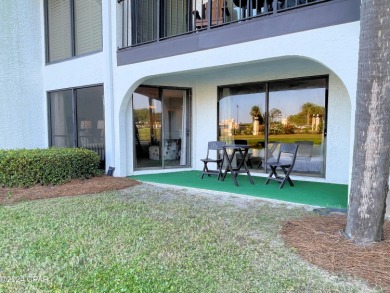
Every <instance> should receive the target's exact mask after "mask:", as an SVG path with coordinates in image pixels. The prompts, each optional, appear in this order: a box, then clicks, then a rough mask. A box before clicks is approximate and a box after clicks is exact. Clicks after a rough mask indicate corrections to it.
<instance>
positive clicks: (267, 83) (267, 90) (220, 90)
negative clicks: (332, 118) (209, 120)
mask: <svg viewBox="0 0 390 293" xmlns="http://www.w3.org/2000/svg"><path fill="white" fill-rule="evenodd" d="M313 79H324V80H325V97H324V107H325V112H324V129H323V143H324V151H323V160H324V162H323V167H324V171H323V174H321V175H320V176H317V175H316V174H313V173H310V174H302V173H299V174H298V175H300V176H310V177H320V178H326V156H327V151H326V146H327V139H326V138H327V129H328V111H329V108H328V101H329V75H313V76H302V77H292V78H284V79H274V80H264V81H255V82H241V83H236V84H224V85H219V86H217V133H219V123H218V121H219V120H220V111H219V103H220V100H221V99H222V98H223V97H222V93H223V89H224V88H227V87H235V86H249V85H261V84H263V85H264V88H265V109H264V110H265V111H264V113H265V134H264V139H265V140H264V142H265V144H267V143H268V136H269V133H268V130H269V129H268V127H269V123H268V117H269V94H270V84H272V83H277V82H286V83H287V82H289V81H295V82H296V81H304V80H313ZM293 173H294V172H293Z"/></svg>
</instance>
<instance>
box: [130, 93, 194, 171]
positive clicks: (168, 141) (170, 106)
mask: <svg viewBox="0 0 390 293" xmlns="http://www.w3.org/2000/svg"><path fill="white" fill-rule="evenodd" d="M189 114H190V99H189V91H188V90H186V89H169V88H157V87H144V86H142V87H139V88H138V89H137V90H136V91H135V93H134V94H133V122H134V123H133V124H134V168H135V169H145V168H146V169H149V168H177V167H187V166H189V165H190V159H189V158H190V157H189V153H190V152H189V150H190V115H189Z"/></svg>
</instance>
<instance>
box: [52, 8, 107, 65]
mask: <svg viewBox="0 0 390 293" xmlns="http://www.w3.org/2000/svg"><path fill="white" fill-rule="evenodd" d="M101 15H102V3H101V0H47V1H46V19H47V23H46V30H47V33H46V35H47V38H48V39H47V61H48V62H56V61H61V60H64V59H68V58H71V57H74V56H79V55H83V54H87V53H91V52H96V51H100V50H102V16H101Z"/></svg>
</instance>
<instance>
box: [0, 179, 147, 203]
mask: <svg viewBox="0 0 390 293" xmlns="http://www.w3.org/2000/svg"><path fill="white" fill-rule="evenodd" d="M138 184H140V183H139V182H138V181H136V180H133V179H130V178H125V177H112V176H100V177H93V178H91V179H84V180H76V179H74V180H71V181H70V182H67V183H65V184H62V185H56V186H33V187H29V188H0V204H11V203H16V202H20V201H26V200H34V199H44V198H55V197H61V196H75V195H82V194H94V193H100V192H104V191H109V190H121V189H125V188H128V187H132V186H135V185H138Z"/></svg>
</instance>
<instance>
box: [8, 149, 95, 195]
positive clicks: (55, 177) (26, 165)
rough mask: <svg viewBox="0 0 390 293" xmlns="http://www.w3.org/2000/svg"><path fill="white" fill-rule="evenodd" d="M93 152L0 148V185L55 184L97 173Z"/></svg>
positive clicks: (82, 150)
mask: <svg viewBox="0 0 390 293" xmlns="http://www.w3.org/2000/svg"><path fill="white" fill-rule="evenodd" d="M100 174H101V171H100V170H99V156H98V154H97V153H95V152H93V151H90V150H87V149H82V148H50V149H33V150H26V149H19V150H0V186H1V187H29V186H33V185H36V184H39V185H58V184H62V183H65V182H67V181H69V180H70V179H73V178H77V179H84V178H91V177H93V176H97V175H100Z"/></svg>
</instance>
